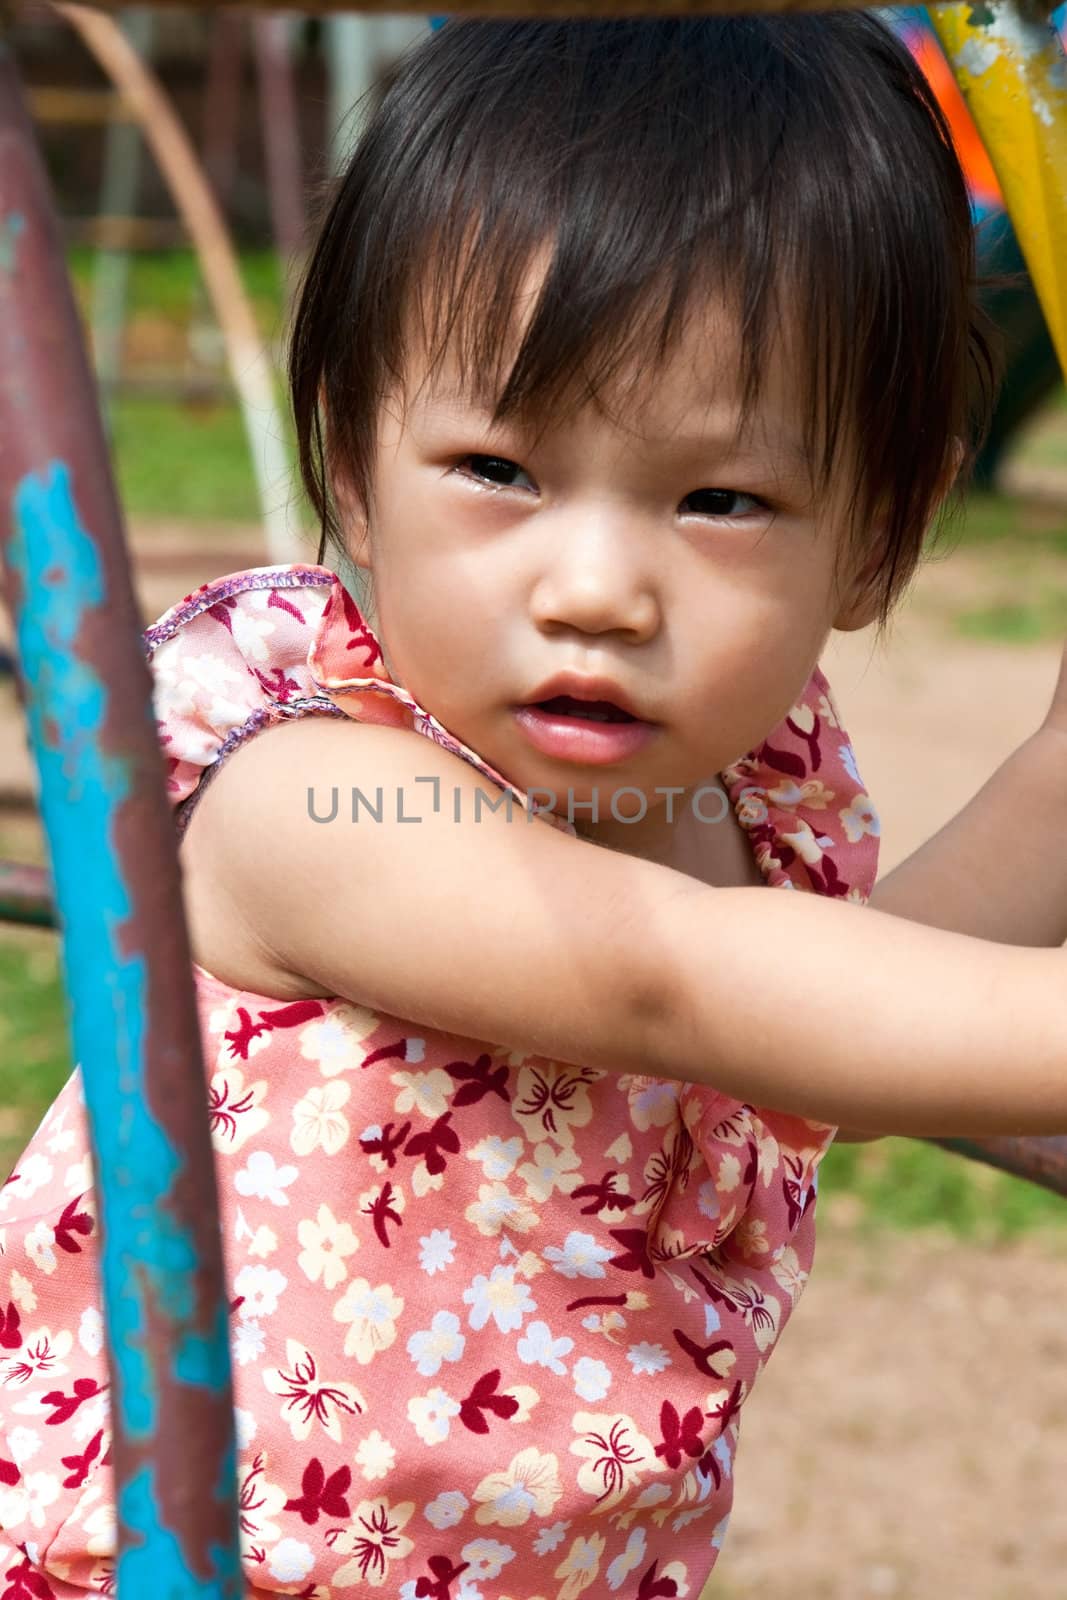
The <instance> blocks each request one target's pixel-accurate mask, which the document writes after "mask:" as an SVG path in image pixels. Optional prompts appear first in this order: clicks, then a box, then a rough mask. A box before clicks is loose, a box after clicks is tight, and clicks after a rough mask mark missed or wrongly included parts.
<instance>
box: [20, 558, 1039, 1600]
mask: <svg viewBox="0 0 1067 1600" xmlns="http://www.w3.org/2000/svg"><path fill="white" fill-rule="evenodd" d="M309 558H310V557H309ZM266 561H267V556H266V554H265V551H264V550H263V547H262V545H261V544H260V543H259V541H258V539H257V537H256V535H255V534H254V533H249V534H247V535H243V534H241V533H240V532H238V533H234V532H233V531H232V530H226V531H225V533H222V532H221V531H220V533H219V534H218V535H217V536H216V537H215V538H214V539H212V538H211V537H210V536H208V535H205V534H204V533H203V532H200V531H198V532H197V534H196V535H195V537H193V538H191V537H190V535H189V534H188V533H187V532H186V530H184V529H181V528H173V529H166V528H163V529H160V528H154V529H151V530H135V565H136V570H137V576H138V586H139V593H140V597H141V600H142V605H143V609H144V613H145V616H146V618H151V617H154V616H156V615H158V613H159V612H160V611H161V610H163V609H165V607H166V606H167V605H169V604H170V603H171V602H172V601H174V600H176V599H178V598H180V597H181V596H182V595H183V594H184V593H186V592H188V591H189V590H190V589H192V588H194V587H196V585H197V584H198V583H200V582H202V581H204V580H205V579H206V578H208V577H211V576H215V575H218V574H219V573H222V572H226V571H232V570H236V569H237V568H238V567H241V566H253V565H260V564H263V563H265V562H266ZM1020 582H1021V583H1022V584H1023V585H1024V586H1025V587H1026V588H1027V589H1028V591H1029V592H1030V593H1034V592H1035V590H1034V588H1033V586H1034V585H1052V586H1058V587H1059V589H1060V590H1062V591H1067V557H1064V556H1060V557H1056V556H1054V555H1035V557H1034V560H1033V561H1031V562H1029V563H1025V562H1024V570H1023V576H1022V577H1021V578H1020V566H1019V561H1018V559H1017V557H1010V558H1009V556H1008V555H1007V554H1005V555H1004V556H1003V557H1001V556H999V555H998V554H997V553H996V552H995V551H994V552H992V553H991V552H990V551H988V550H985V551H982V552H973V551H960V552H957V553H956V554H954V555H953V556H952V557H951V558H950V559H949V560H947V561H944V562H940V563H936V564H934V565H932V566H929V567H927V568H926V569H925V571H924V573H923V574H922V576H921V577H920V579H919V581H918V582H917V584H916V585H915V588H914V590H913V593H912V596H911V598H910V599H909V601H908V602H907V603H906V605H905V607H904V609H903V611H902V613H901V614H900V616H899V618H898V620H897V621H896V623H895V625H894V627H893V629H892V632H891V635H890V638H889V641H888V643H887V644H885V645H882V646H878V647H875V645H874V641H873V635H872V633H871V632H870V631H868V633H866V634H863V635H849V636H845V635H839V636H836V637H835V639H834V641H833V642H832V644H831V646H830V648H829V649H828V651H827V654H826V656H825V658H824V660H823V668H824V670H825V672H826V674H827V677H828V678H829V680H830V683H831V686H832V688H833V690H834V693H835V696H836V698H837V701H838V704H839V707H840V710H841V712H842V716H843V720H844V722H845V726H846V727H847V729H848V732H849V734H850V736H851V738H852V740H853V743H854V745H855V748H856V752H857V756H858V762H859V767H860V771H861V772H862V773H863V775H864V779H865V781H866V783H867V786H868V789H869V791H870V793H871V794H872V796H873V797H874V799H875V802H876V804H877V805H878V807H879V810H880V813H881V817H882V825H883V852H882V861H883V870H888V869H889V868H891V867H892V866H893V865H894V864H895V863H896V862H898V861H899V860H901V859H902V858H903V857H904V856H906V855H907V854H908V853H910V851H911V850H913V849H914V848H916V846H917V845H918V844H920V843H921V842H922V841H923V840H924V839H926V838H928V837H929V836H930V834H931V833H933V832H935V831H936V830H937V829H938V828H939V827H940V826H941V825H942V824H943V823H944V822H946V821H947V820H948V819H949V818H950V817H951V816H952V815H953V814H954V813H955V812H956V811H957V810H958V809H959V808H960V806H961V805H963V804H964V803H965V802H966V800H967V799H968V798H969V796H971V795H972V794H974V793H975V791H976V790H977V789H978V788H979V787H980V786H981V785H982V783H984V782H985V780H986V779H987V778H988V777H989V776H990V775H991V774H992V773H993V771H994V770H995V769H996V767H997V766H998V765H999V763H1000V762H1001V761H1002V760H1003V759H1004V758H1005V757H1006V756H1007V755H1008V754H1009V753H1010V751H1011V750H1012V749H1013V748H1014V747H1015V746H1016V745H1017V744H1019V743H1020V742H1021V741H1022V740H1023V739H1024V738H1025V737H1026V736H1027V735H1028V734H1029V733H1030V732H1032V731H1033V730H1034V729H1035V728H1036V727H1037V726H1038V724H1039V723H1040V721H1041V717H1042V715H1043V713H1044V710H1045V707H1046V705H1047V703H1048V699H1049V696H1050V695H1051V692H1052V688H1053V684H1054V683H1055V679H1056V671H1057V664H1058V659H1059V653H1060V645H1059V644H1057V643H1054V642H1050V643H1045V644H1038V645H1028V646H1018V645H1004V644H996V643H987V642H982V641H977V640H967V639H964V638H961V637H959V636H958V634H957V633H956V632H955V631H954V629H953V626H952V618H953V615H954V613H956V612H958V611H959V610H960V609H961V608H962V607H963V606H965V605H982V604H987V603H994V602H996V601H997V600H998V599H1002V598H1003V597H1004V596H1005V594H1006V593H1009V591H1011V588H1012V585H1015V586H1016V587H1017V586H1018V585H1019V583H1020ZM6 694H8V692H7V691H2V692H0V792H3V791H8V792H10V791H11V790H17V789H19V788H25V787H26V786H27V785H29V783H30V782H31V779H30V775H29V767H28V763H27V762H26V760H25V756H24V752H23V749H22V737H21V729H20V726H19V724H18V722H17V720H16V718H15V716H14V714H13V707H12V706H11V704H10V697H9V695H8V698H7V699H3V695H6ZM1064 1217H1065V1223H1064V1232H1063V1237H1062V1240H1061V1239H1059V1238H1053V1239H1052V1240H1045V1241H1040V1242H1039V1241H1037V1240H1032V1241H1026V1242H1025V1243H1020V1244H1012V1245H1010V1246H1002V1247H998V1248H980V1247H978V1246H974V1245H962V1244H960V1243H959V1242H958V1241H953V1240H951V1239H949V1238H942V1237H941V1235H940V1234H938V1233H931V1234H926V1233H924V1234H922V1235H921V1236H920V1235H900V1234H887V1235H885V1236H884V1237H882V1238H880V1239H879V1240H878V1242H877V1243H871V1242H870V1241H869V1240H868V1239H865V1238H864V1237H863V1236H862V1235H860V1234H859V1233H858V1232H857V1231H855V1230H853V1229H852V1228H850V1227H848V1226H845V1225H843V1224H841V1223H835V1224H833V1225H831V1226H828V1227H825V1228H824V1230H823V1237H822V1239H821V1242H820V1247H819V1256H818V1261H817V1264H816V1269H815V1273H814V1276H813V1279H812V1282H811V1284H810V1286H809V1287H808V1289H807V1291H806V1293H805V1295H804V1298H803V1299H802V1301H801V1303H800V1306H799V1308H798V1310H797V1312H796V1314H795V1316H794V1319H793V1322H792V1323H791V1325H790V1327H789V1328H788V1329H787V1331H786V1333H785V1335H784V1337H783V1340H782V1345H781V1349H780V1350H779V1351H778V1352H777V1353H776V1355H775V1357H774V1359H773V1360H772V1362H771V1364H770V1366H769V1367H768V1369H767V1372H766V1373H765V1374H764V1376H763V1377H762V1379H761V1381H760V1385H759V1386H758V1387H757V1389H756V1392H755V1394H754V1396H753V1399H752V1400H751V1402H750V1403H749V1405H748V1407H747V1408H746V1417H745V1421H744V1428H743V1438H744V1444H743V1447H742V1449H741V1452H740V1457H739V1467H738V1494H737V1504H736V1509H735V1513H734V1518H733V1522H732V1526H731V1530H730V1534H729V1536H728V1538H727V1541H726V1546H725V1549H724V1553H723V1556H722V1559H721V1561H720V1563H719V1567H718V1569H717V1572H716V1576H715V1579H714V1581H713V1582H712V1584H711V1585H710V1587H709V1589H708V1590H707V1591H706V1594H707V1595H708V1596H710V1597H712V1600H757V1596H758V1597H760V1600H787V1597H788V1600H866V1597H883V1600H1067V1202H1065V1206H1064ZM693 1600H696V1597H693Z"/></svg>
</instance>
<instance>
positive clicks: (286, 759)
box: [191, 719, 1067, 1135]
mask: <svg viewBox="0 0 1067 1600" xmlns="http://www.w3.org/2000/svg"><path fill="white" fill-rule="evenodd" d="M431 776H437V777H438V778H439V779H440V782H441V796H442V804H441V807H440V811H439V812H438V813H437V814H434V812H433V810H432V806H431V796H430V785H428V784H422V785H419V784H417V783H416V782H415V779H416V778H417V777H423V778H428V777H431ZM309 785H314V787H315V790H316V795H317V804H318V805H319V806H320V807H321V806H322V805H323V804H324V803H326V802H328V798H329V791H330V789H331V788H332V787H334V786H336V787H337V789H338V791H339V798H340V811H339V816H338V819H337V821H336V822H334V823H331V824H320V823H316V822H314V821H312V820H311V819H310V817H309V816H308V808H307V790H308V786H309ZM379 785H380V786H381V788H382V791H383V796H384V801H385V807H384V809H385V815H386V817H388V816H395V797H396V794H397V792H399V791H402V792H403V794H404V796H405V809H406V811H407V813H408V814H409V815H414V814H421V815H422V816H423V817H424V820H423V822H422V823H420V824H414V825H405V824H399V823H397V822H395V821H393V822H386V821H384V820H383V821H382V822H381V823H372V822H368V821H367V819H366V817H364V819H363V820H362V821H361V822H359V823H358V824H353V823H351V822H349V821H348V820H346V819H347V817H348V814H349V813H348V806H347V801H348V797H349V793H350V790H351V789H352V788H353V787H359V788H361V789H362V790H363V791H364V793H366V794H367V795H368V796H370V797H372V798H373V797H374V791H375V789H376V787H377V786H379ZM477 792H481V793H482V794H483V796H488V797H489V798H491V799H493V800H499V799H500V796H499V794H498V793H497V792H496V791H495V790H491V789H490V787H489V786H488V785H487V784H486V783H485V782H484V780H482V779H481V778H480V777H479V776H478V774H477V773H476V772H475V771H474V770H473V769H472V768H471V767H470V766H469V764H468V763H466V762H463V761H461V760H460V759H459V758H458V757H455V756H452V755H451V754H449V753H448V752H447V751H444V750H441V749H440V748H439V747H438V746H436V745H434V744H432V742H431V741H429V740H424V741H420V740H416V739H413V738H412V736H411V735H410V733H407V732H405V731H403V730H397V729H391V728H380V727H372V726H368V725H362V726H359V727H358V728H356V727H354V726H353V725H352V724H349V723H347V722H346V723H341V722H334V721H326V720H322V721H319V720H318V719H307V720H306V721H301V722H296V723H293V724H291V725H289V726H287V727H285V729H284V731H283V730H282V729H281V728H279V729H274V730H271V731H270V732H269V733H267V734H264V735H261V736H260V737H259V738H257V739H255V740H254V741H252V743H251V744H250V745H249V746H248V747H247V748H246V749H244V750H243V751H241V752H240V753H239V755H238V756H237V757H236V758H235V759H233V760H231V762H230V763H228V764H227V766H226V768H224V769H223V770H222V771H221V772H220V773H219V775H218V777H217V778H216V779H215V781H214V782H213V783H212V784H211V786H210V787H209V788H208V790H207V791H206V792H205V795H204V797H203V799H202V801H201V803H200V812H199V814H198V816H196V817H194V819H193V824H192V830H195V829H197V828H198V827H199V828H200V829H201V839H200V845H199V849H200V852H201V859H202V862H203V863H206V864H207V865H209V866H211V867H212V869H213V871H214V874H215V876H216V877H217V878H218V879H219V881H220V882H224V883H225V885H226V890H227V893H228V894H229V895H230V897H231V898H232V900H233V902H234V904H235V905H236V906H237V907H238V908H239V910H240V914H241V916H242V918H243V919H244V920H245V921H246V922H247V924H248V925H250V926H253V927H256V928H258V929H261V930H264V934H265V937H269V940H270V943H271V947H272V948H273V950H274V951H275V952H276V953H277V955H278V957H279V959H280V960H281V961H282V962H283V963H284V965H285V966H286V968H287V969H288V970H290V971H291V972H293V973H295V974H298V975H301V976H302V977H303V978H305V979H310V980H311V981H312V982H313V983H314V984H318V985H321V986H323V987H324V988H325V989H326V990H327V991H328V992H330V993H334V994H339V995H343V996H347V997H349V998H351V999H353V1000H355V1001H359V1002H362V1003H364V1004H366V1005H368V1006H370V1007H373V1008H374V1009H377V1010H382V1011H385V1012H388V1013H391V1014H393V1015H395V1016H398V1017H403V1018H406V1019H411V1020H413V1021H415V1022H417V1023H422V1024H424V1025H426V1026H430V1027H437V1028H440V1029H443V1030H445V1031H448V1032H454V1033H457V1034H461V1035H463V1036H465V1037H473V1038H477V1039H484V1040H487V1041H493V1042H498V1043H502V1044H507V1045H509V1046H511V1047H512V1048H515V1049H522V1050H526V1051H529V1052H533V1053H537V1054H543V1055H547V1056H549V1057H553V1058H555V1059H558V1060H564V1061H574V1062H580V1063H588V1064H590V1065H594V1066H600V1067H604V1068H607V1069H609V1070H616V1071H629V1072H638V1073H650V1074H655V1075H659V1076H664V1077H672V1078H678V1079H683V1080H687V1081H691V1082H696V1083H703V1084H708V1085H711V1086H713V1087H715V1088H717V1089H719V1090H721V1091H722V1092H723V1093H725V1094H727V1095H730V1096H731V1097H736V1098H738V1099H741V1100H748V1101H752V1102H754V1103H757V1104H762V1105H768V1106H775V1107H778V1108H780V1109H781V1110H784V1111H791V1112H794V1113H796V1114H798V1115H801V1116H805V1117H809V1118H811V1119H813V1120H817V1121H820V1122H826V1123H835V1124H837V1123H846V1124H849V1125H850V1126H853V1127H857V1128H865V1129H870V1130H871V1131H872V1132H883V1133H906V1134H942V1133H946V1134H956V1135H965V1134H974V1135H982V1134H986V1133H993V1132H1009V1131H1010V1132H1014V1133H1052V1132H1061V1131H1064V1130H1067V996H1065V990H1067V985H1065V981H1064V980H1065V978H1067V965H1065V960H1064V957H1063V956H1062V954H1060V953H1059V952H1053V951H1023V950H1017V949H1012V948H1008V947H1004V946H1000V945H994V944H989V943H984V942H981V941H977V940H972V939H968V938H965V937H963V936H960V935H956V934H948V933H942V932H939V931H936V930H934V929H930V928H923V927H918V926H914V925H912V924H910V923H905V922H904V921H902V920H901V919H899V918H896V917H891V916H886V915H883V914H882V913H879V912H877V911H873V910H871V909H870V908H862V907H857V906H852V905H847V904H842V903H836V902H831V901H828V900H823V899H821V898H818V897H816V896H813V895H805V894H799V893H786V892H783V891H773V892H772V891H768V890H766V889H760V890H752V889H711V888H707V887H705V886H703V885H700V884H697V883H695V882H694V880H693V879H691V878H688V877H686V876H684V875H683V874H681V873H677V872H675V871H673V870H671V869H670V868H666V867H661V866H657V865H654V864H652V863H649V862H645V861H640V860H636V859H634V858H632V857H629V856H626V855H623V854H621V853H618V852H614V851H607V850H598V849H597V848H596V847H595V846H593V845H589V844H587V843H585V842H583V841H582V840H580V839H574V838H570V837H567V836H566V835H564V834H562V833H560V832H558V831H557V830H555V829H552V828H550V827H549V826H548V825H547V824H545V823H544V822H538V821H528V820H526V818H525V815H524V813H523V812H522V810H521V808H520V807H519V806H517V805H516V807H515V811H514V813H513V816H512V820H511V821H508V820H507V817H506V815H505V814H504V812H503V811H498V812H495V813H494V812H488V811H483V814H482V816H481V819H480V820H479V821H477V822H475V821H474V820H473V819H474V805H475V797H476V793H477ZM457 793H458V795H459V798H460V811H461V814H462V817H463V818H464V819H465V820H462V821H460V822H458V823H457V822H455V821H454V820H453V818H454V809H453V804H454V802H453V796H454V795H455V794H457ZM192 830H191V832H192ZM212 858H213V860H212Z"/></svg>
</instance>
